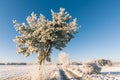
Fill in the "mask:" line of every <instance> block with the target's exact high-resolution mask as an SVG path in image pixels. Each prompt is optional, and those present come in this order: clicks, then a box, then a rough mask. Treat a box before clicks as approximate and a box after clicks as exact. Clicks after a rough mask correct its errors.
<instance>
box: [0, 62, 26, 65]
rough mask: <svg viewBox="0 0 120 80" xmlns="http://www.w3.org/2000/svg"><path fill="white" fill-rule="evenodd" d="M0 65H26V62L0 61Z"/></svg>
mask: <svg viewBox="0 0 120 80" xmlns="http://www.w3.org/2000/svg"><path fill="white" fill-rule="evenodd" d="M0 65H27V63H24V62H21V63H14V62H12V63H9V62H8V63H0Z"/></svg>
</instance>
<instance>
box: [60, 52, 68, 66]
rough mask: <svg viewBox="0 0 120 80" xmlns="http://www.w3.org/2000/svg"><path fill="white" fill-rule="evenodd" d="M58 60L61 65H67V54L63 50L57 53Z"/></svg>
mask: <svg viewBox="0 0 120 80" xmlns="http://www.w3.org/2000/svg"><path fill="white" fill-rule="evenodd" d="M58 57H59V62H60V63H61V64H62V65H63V67H67V66H68V65H69V64H70V59H69V55H68V54H67V53H65V52H61V53H60V54H59V56H58Z"/></svg>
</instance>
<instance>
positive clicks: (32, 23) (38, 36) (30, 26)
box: [13, 8, 78, 64]
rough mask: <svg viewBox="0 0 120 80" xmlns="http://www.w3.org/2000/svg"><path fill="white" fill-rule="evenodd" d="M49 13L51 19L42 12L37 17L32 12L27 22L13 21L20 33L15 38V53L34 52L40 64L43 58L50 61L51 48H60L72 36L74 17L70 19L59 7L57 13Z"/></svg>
mask: <svg viewBox="0 0 120 80" xmlns="http://www.w3.org/2000/svg"><path fill="white" fill-rule="evenodd" d="M51 13H52V20H46V18H45V16H43V15H42V14H40V17H39V18H37V16H36V14H35V13H34V12H33V13H32V14H31V16H28V17H27V19H26V20H27V24H25V23H22V24H19V23H18V22H17V21H16V20H14V21H13V23H14V24H15V26H16V31H17V32H19V33H20V35H19V36H16V38H15V42H16V44H17V53H19V54H20V53H22V54H24V55H25V56H29V55H30V54H33V53H36V54H37V58H38V60H39V64H42V63H44V61H45V60H47V61H50V53H51V52H52V48H55V49H58V50H62V49H63V48H64V47H66V45H67V43H68V42H69V41H70V40H71V39H72V38H74V34H75V33H76V32H77V29H78V25H77V24H76V19H73V21H71V16H70V15H69V14H68V13H67V12H65V9H64V8H60V12H58V13H57V12H54V11H53V10H51Z"/></svg>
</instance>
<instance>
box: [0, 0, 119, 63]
mask: <svg viewBox="0 0 120 80" xmlns="http://www.w3.org/2000/svg"><path fill="white" fill-rule="evenodd" d="M60 7H63V8H65V9H66V11H67V12H69V13H70V14H71V15H72V16H73V18H77V19H78V21H77V23H78V25H80V26H81V29H80V30H79V33H78V34H77V35H75V38H74V39H73V40H71V42H70V43H69V44H68V45H67V47H66V48H64V49H63V51H65V52H67V53H69V55H70V58H71V60H72V61H78V62H79V61H84V60H89V59H97V58H105V59H111V60H120V0H74V1H73V0H0V44H1V45H0V62H6V61H10V62H11V61H15V62H34V61H35V59H36V55H31V56H30V57H28V58H25V57H24V56H23V55H22V54H20V55H18V54H16V46H15V43H14V42H13V39H14V38H15V36H16V35H18V33H17V32H16V31H15V29H14V26H13V23H12V20H14V19H16V20H18V21H19V22H20V23H22V22H25V21H26V17H27V16H29V15H30V14H31V13H32V12H33V11H34V12H35V13H36V14H37V15H38V16H39V14H40V13H42V14H44V15H45V16H46V18H48V19H51V12H50V10H51V9H53V10H54V11H56V12H57V11H59V8H60ZM59 53H60V52H59V51H57V50H54V51H53V53H52V55H51V57H52V60H53V61H58V60H57V56H58V54H59Z"/></svg>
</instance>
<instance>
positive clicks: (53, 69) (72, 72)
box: [0, 65, 120, 80]
mask: <svg viewBox="0 0 120 80" xmlns="http://www.w3.org/2000/svg"><path fill="white" fill-rule="evenodd" d="M80 68H81V66H77V65H74V66H71V67H69V68H68V69H63V68H61V67H60V66H57V65H49V66H47V68H46V69H47V70H46V71H47V72H46V73H49V74H47V75H49V77H51V78H54V77H56V79H57V80H66V79H69V80H80V79H81V78H79V79H75V78H76V77H82V79H81V80H120V67H115V66H114V67H108V66H106V67H102V71H101V74H97V75H96V74H92V75H82V73H81V72H80ZM32 71H33V66H32V65H0V80H31V75H32V74H31V72H32ZM47 75H46V76H47ZM65 77H66V78H65ZM53 80H54V79H53Z"/></svg>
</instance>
